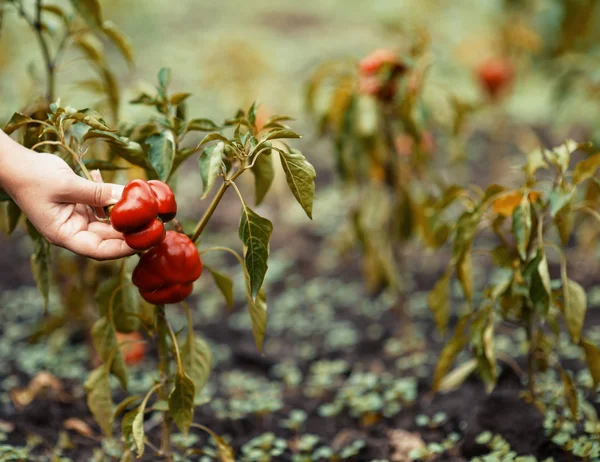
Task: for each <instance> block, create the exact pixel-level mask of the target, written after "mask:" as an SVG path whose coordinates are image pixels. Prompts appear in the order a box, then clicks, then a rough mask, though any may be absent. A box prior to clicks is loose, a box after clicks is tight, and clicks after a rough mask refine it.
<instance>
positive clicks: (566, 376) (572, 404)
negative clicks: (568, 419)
mask: <svg viewBox="0 0 600 462" xmlns="http://www.w3.org/2000/svg"><path fill="white" fill-rule="evenodd" d="M559 370H560V377H561V379H562V382H563V391H564V394H565V401H566V403H567V407H568V408H569V410H570V411H571V415H572V416H573V419H575V420H577V415H578V412H577V409H578V407H579V404H578V398H577V389H576V388H575V384H574V383H573V377H571V374H570V373H568V372H567V371H565V370H563V369H562V368H560V369H559Z"/></svg>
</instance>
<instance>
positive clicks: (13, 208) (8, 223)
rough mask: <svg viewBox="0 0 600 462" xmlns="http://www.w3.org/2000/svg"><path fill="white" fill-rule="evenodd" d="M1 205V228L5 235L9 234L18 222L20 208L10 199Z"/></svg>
mask: <svg viewBox="0 0 600 462" xmlns="http://www.w3.org/2000/svg"><path fill="white" fill-rule="evenodd" d="M1 207H2V212H3V213H2V218H3V220H2V229H3V230H4V231H5V232H6V234H7V235H9V236H10V235H11V234H12V233H13V231H14V230H15V228H16V227H17V225H18V224H19V218H21V209H20V208H19V206H18V205H17V204H16V203H15V201H13V200H12V199H10V197H9V200H7V201H6V202H5V203H4V204H2V205H1Z"/></svg>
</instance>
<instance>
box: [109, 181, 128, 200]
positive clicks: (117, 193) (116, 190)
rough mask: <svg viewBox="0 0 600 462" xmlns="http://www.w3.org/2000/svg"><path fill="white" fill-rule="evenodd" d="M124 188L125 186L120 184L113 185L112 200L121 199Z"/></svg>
mask: <svg viewBox="0 0 600 462" xmlns="http://www.w3.org/2000/svg"><path fill="white" fill-rule="evenodd" d="M123 189H125V188H124V187H123V186H121V185H119V184H115V185H113V187H112V194H111V196H110V198H111V201H112V202H114V203H116V202H119V200H120V199H121V196H122V195H123Z"/></svg>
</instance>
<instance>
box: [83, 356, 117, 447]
mask: <svg viewBox="0 0 600 462" xmlns="http://www.w3.org/2000/svg"><path fill="white" fill-rule="evenodd" d="M84 387H85V391H86V393H87V404H88V407H89V408H90V411H92V414H93V416H94V419H95V420H96V422H98V425H99V426H100V428H101V429H102V432H103V433H104V434H105V435H106V436H107V437H109V438H110V437H111V435H112V425H113V402H112V396H111V391H110V380H109V374H108V368H107V367H106V364H103V365H101V366H100V367H98V368H96V369H94V370H93V371H92V372H91V373H90V375H89V376H88V378H87V380H86V381H85V385H84Z"/></svg>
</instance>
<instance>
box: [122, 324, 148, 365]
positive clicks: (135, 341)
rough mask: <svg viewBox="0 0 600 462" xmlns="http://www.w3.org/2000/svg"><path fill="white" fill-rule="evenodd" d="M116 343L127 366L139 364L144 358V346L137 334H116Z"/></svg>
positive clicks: (141, 338)
mask: <svg viewBox="0 0 600 462" xmlns="http://www.w3.org/2000/svg"><path fill="white" fill-rule="evenodd" d="M117 342H118V343H119V349H120V350H121V354H122V355H123V359H125V363H126V364H127V365H128V366H133V365H134V364H137V363H139V362H140V361H141V360H142V359H144V356H146V344H145V343H144V339H143V337H142V335H141V334H140V333H139V332H131V333H129V334H124V333H122V332H117Z"/></svg>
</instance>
